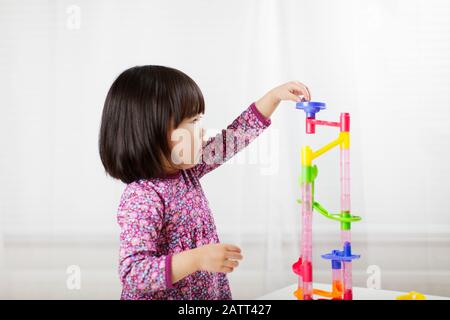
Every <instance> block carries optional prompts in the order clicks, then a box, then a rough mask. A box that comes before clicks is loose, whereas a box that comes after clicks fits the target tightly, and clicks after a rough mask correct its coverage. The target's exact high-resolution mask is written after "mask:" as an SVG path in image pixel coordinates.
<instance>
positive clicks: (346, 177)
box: [339, 147, 353, 300]
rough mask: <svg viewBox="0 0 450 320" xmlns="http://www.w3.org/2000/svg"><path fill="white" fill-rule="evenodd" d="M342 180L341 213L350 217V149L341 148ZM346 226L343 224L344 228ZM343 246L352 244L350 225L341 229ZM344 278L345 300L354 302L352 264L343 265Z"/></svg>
mask: <svg viewBox="0 0 450 320" xmlns="http://www.w3.org/2000/svg"><path fill="white" fill-rule="evenodd" d="M339 166H340V179H341V213H347V214H348V215H350V210H351V207H350V149H349V148H343V147H341V148H340V163H339ZM343 225H345V224H342V226H343ZM341 241H342V246H344V244H345V243H346V242H348V243H350V244H351V231H350V223H348V228H344V227H342V228H341ZM343 277H344V300H352V298H353V293H352V292H353V288H352V286H353V284H352V263H351V262H344V263H343Z"/></svg>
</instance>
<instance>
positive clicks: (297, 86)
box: [293, 81, 311, 101]
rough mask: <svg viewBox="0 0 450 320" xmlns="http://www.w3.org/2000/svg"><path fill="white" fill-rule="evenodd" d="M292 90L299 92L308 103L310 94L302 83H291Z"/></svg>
mask: <svg viewBox="0 0 450 320" xmlns="http://www.w3.org/2000/svg"><path fill="white" fill-rule="evenodd" d="M293 87H294V88H293V89H294V90H298V91H300V92H301V93H302V94H303V95H304V97H305V99H306V100H308V101H310V100H311V92H310V91H309V89H308V87H307V86H306V85H304V84H303V83H301V82H299V81H296V82H294V83H293Z"/></svg>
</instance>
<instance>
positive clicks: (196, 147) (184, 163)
mask: <svg viewBox="0 0 450 320" xmlns="http://www.w3.org/2000/svg"><path fill="white" fill-rule="evenodd" d="M201 120H202V114H201V113H200V114H198V115H196V116H194V117H192V118H186V119H184V120H183V121H182V122H181V123H180V125H179V126H178V127H177V128H175V129H173V130H170V132H169V146H170V150H171V159H170V162H171V165H172V166H174V167H175V168H177V169H189V168H192V167H194V166H195V165H196V164H197V163H199V162H200V158H201V150H202V141H203V136H204V129H203V126H202V124H201Z"/></svg>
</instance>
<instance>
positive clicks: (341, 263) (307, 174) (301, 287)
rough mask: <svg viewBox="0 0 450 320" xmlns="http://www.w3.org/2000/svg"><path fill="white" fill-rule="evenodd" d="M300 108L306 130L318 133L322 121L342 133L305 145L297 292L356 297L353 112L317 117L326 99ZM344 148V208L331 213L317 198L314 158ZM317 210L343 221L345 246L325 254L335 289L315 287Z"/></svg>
mask: <svg viewBox="0 0 450 320" xmlns="http://www.w3.org/2000/svg"><path fill="white" fill-rule="evenodd" d="M296 107H297V109H300V110H303V111H304V112H305V113H306V133H307V134H314V133H316V127H317V126H319V125H322V126H330V127H336V128H339V130H340V132H339V136H338V138H336V139H335V140H333V141H331V142H330V143H328V144H327V145H325V146H323V147H322V148H320V149H318V150H316V151H313V150H312V149H311V148H310V147H309V146H304V147H302V151H301V162H302V171H301V175H300V188H301V200H299V202H300V203H301V221H302V230H301V239H300V247H301V252H300V258H299V259H298V261H297V262H295V263H294V264H293V266H292V270H293V271H294V273H295V274H297V275H298V289H297V290H296V291H295V292H294V294H295V296H296V297H297V299H299V300H312V299H313V298H314V295H316V296H319V297H322V298H329V299H333V300H352V299H353V290H352V261H353V260H354V259H358V258H359V257H360V256H359V255H355V254H352V247H351V243H352V242H351V223H352V222H356V221H359V220H361V218H360V217H358V216H353V215H351V213H350V212H351V210H350V114H348V113H341V115H340V119H339V122H331V121H323V120H318V119H316V113H318V112H319V111H320V110H324V109H325V103H322V102H313V101H303V102H298V103H297V105H296ZM337 146H339V147H340V148H339V149H340V182H341V210H340V212H339V213H336V214H332V213H329V212H328V211H327V210H326V209H325V208H324V207H323V206H322V205H321V204H320V203H319V202H317V201H316V200H315V199H314V182H315V179H316V177H317V174H318V169H317V166H316V165H313V160H314V159H316V158H318V157H319V156H321V155H323V154H324V153H326V152H328V151H330V150H331V149H333V148H334V147H337ZM313 210H315V211H317V212H319V213H320V214H322V215H324V216H325V217H327V218H329V219H331V220H335V221H338V222H340V229H341V245H342V250H332V251H331V252H330V253H327V254H324V255H322V258H324V259H327V260H330V261H331V270H332V286H331V291H324V290H319V289H314V288H313V285H312V283H313V267H312V217H313Z"/></svg>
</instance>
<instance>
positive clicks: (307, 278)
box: [301, 183, 313, 300]
mask: <svg viewBox="0 0 450 320" xmlns="http://www.w3.org/2000/svg"><path fill="white" fill-rule="evenodd" d="M301 192H302V233H301V257H302V276H303V277H302V281H303V283H302V285H303V291H302V292H303V299H304V300H309V299H312V295H313V289H312V183H303V184H302V188H301Z"/></svg>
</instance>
